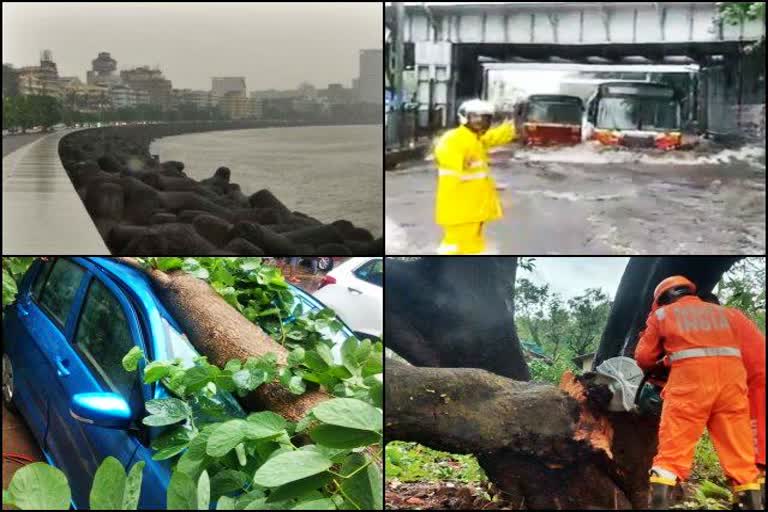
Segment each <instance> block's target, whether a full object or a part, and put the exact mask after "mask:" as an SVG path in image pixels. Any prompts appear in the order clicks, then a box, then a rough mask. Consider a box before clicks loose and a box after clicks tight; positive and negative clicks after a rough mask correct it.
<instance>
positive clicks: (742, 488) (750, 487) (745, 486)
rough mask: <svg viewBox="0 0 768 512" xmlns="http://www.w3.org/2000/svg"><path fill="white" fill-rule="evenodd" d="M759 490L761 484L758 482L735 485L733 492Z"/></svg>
mask: <svg viewBox="0 0 768 512" xmlns="http://www.w3.org/2000/svg"><path fill="white" fill-rule="evenodd" d="M759 490H760V484H759V483H757V482H753V483H751V484H743V485H735V486H734V487H733V492H743V491H759Z"/></svg>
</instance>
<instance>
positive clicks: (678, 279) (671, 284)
mask: <svg viewBox="0 0 768 512" xmlns="http://www.w3.org/2000/svg"><path fill="white" fill-rule="evenodd" d="M681 286H682V287H685V288H688V289H689V290H691V293H696V285H695V284H693V281H691V280H690V279H688V278H687V277H685V276H670V277H668V278H666V279H664V280H663V281H662V282H660V283H659V285H658V286H657V287H656V289H655V290H654V291H653V302H654V304H656V303H657V302H658V300H659V297H661V296H662V295H664V293H665V292H667V291H669V290H671V289H672V288H678V287H681Z"/></svg>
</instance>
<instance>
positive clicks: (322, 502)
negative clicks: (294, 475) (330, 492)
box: [291, 498, 336, 510]
mask: <svg viewBox="0 0 768 512" xmlns="http://www.w3.org/2000/svg"><path fill="white" fill-rule="evenodd" d="M291 510H336V506H335V505H334V504H333V501H331V500H330V499H328V498H316V499H312V500H307V501H299V502H298V503H297V504H296V505H295V506H293V507H291Z"/></svg>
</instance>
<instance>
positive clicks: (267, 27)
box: [3, 2, 383, 91]
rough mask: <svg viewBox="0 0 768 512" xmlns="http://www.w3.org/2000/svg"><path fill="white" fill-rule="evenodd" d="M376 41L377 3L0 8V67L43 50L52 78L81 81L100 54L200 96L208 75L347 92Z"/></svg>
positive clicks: (35, 59)
mask: <svg viewBox="0 0 768 512" xmlns="http://www.w3.org/2000/svg"><path fill="white" fill-rule="evenodd" d="M382 38H383V13H382V6H381V3H380V2H347V3H343V2H340V3H335V2H322V3H287V2H286V3H268V2H263V3H232V4H230V3H225V2H212V3H122V2H121V3H108V2H104V3H50V4H49V3H37V2H35V3H32V2H19V3H16V2H3V62H4V63H11V64H13V65H14V66H16V67H20V66H32V65H37V64H38V63H39V60H40V52H41V51H42V50H44V49H50V50H51V51H52V52H53V60H54V61H55V62H56V64H57V66H58V69H59V75H60V76H78V77H79V78H80V79H81V80H82V81H83V82H85V73H86V71H87V70H89V69H90V68H91V60H92V59H95V58H96V56H97V54H98V52H100V51H106V52H110V53H111V54H112V58H113V59H115V60H117V68H118V71H119V70H121V69H126V68H128V67H131V66H139V65H150V66H154V65H159V66H160V69H161V71H162V72H163V74H164V75H165V77H166V78H168V79H170V80H171V81H172V82H173V87H174V88H180V89H183V88H192V89H206V90H207V89H210V87H211V77H212V76H245V77H246V87H247V89H248V90H249V91H252V90H260V89H269V88H276V89H293V88H295V87H296V86H297V85H298V84H299V83H300V82H302V81H305V80H306V81H308V82H310V83H312V84H313V85H314V86H315V87H318V88H324V87H327V85H328V84H329V83H335V82H340V83H342V84H344V85H345V86H346V87H349V86H351V83H352V79H353V78H356V77H357V76H358V73H359V60H358V59H359V57H358V54H359V50H361V49H366V48H381V47H382Z"/></svg>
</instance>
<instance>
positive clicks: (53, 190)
mask: <svg viewBox="0 0 768 512" xmlns="http://www.w3.org/2000/svg"><path fill="white" fill-rule="evenodd" d="M75 131H78V129H71V130H63V131H60V132H55V133H52V134H50V135H47V136H46V137H43V138H41V139H38V140H36V141H34V142H32V143H30V144H28V145H26V146H23V147H21V148H19V149H17V150H16V151H14V152H13V153H10V154H9V155H7V156H5V157H3V255H6V256H15V255H30V256H32V255H48V254H55V255H104V254H109V250H108V249H107V247H106V245H105V244H104V241H103V240H102V238H101V235H99V232H98V230H97V229H96V226H95V225H94V224H93V221H92V220H91V217H90V216H89V215H88V212H87V211H86V209H85V206H84V205H83V203H82V201H81V200H80V196H78V195H77V192H76V191H75V188H74V186H73V185H72V182H71V181H70V180H69V176H68V175H67V171H66V170H65V169H64V166H63V165H62V164H61V160H60V159H59V141H60V140H61V138H62V137H64V136H65V135H67V134H70V133H72V132H75Z"/></svg>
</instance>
